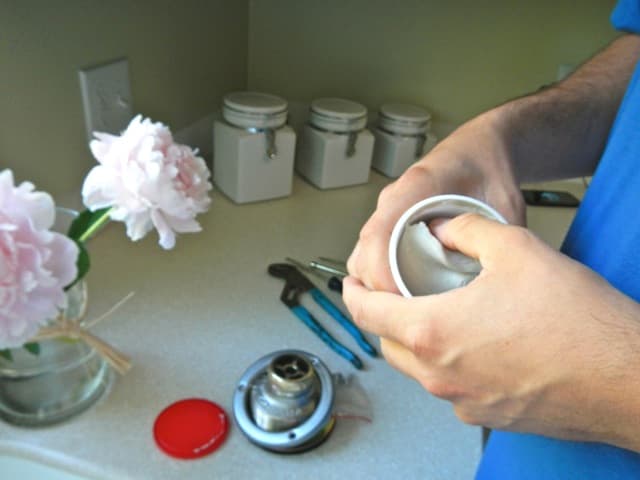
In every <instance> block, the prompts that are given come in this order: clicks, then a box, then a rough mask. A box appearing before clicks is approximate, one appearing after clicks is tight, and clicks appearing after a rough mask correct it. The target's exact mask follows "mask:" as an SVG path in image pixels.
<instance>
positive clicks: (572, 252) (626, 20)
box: [476, 0, 640, 480]
mask: <svg viewBox="0 0 640 480" xmlns="http://www.w3.org/2000/svg"><path fill="white" fill-rule="evenodd" d="M611 21H612V23H613V25H614V26H615V27H616V28H617V29H619V30H623V31H627V32H632V33H640V1H639V0H621V1H620V2H619V3H618V5H617V6H616V8H615V10H614V11H613V14H612V16H611ZM638 208H640V65H637V66H636V70H635V72H634V74H633V77H632V79H631V82H630V83H629V87H628V89H627V92H626V95H625V98H624V100H623V101H622V104H621V106H620V108H619V110H618V115H617V118H616V120H615V122H614V125H613V127H612V129H611V132H610V133H609V139H608V142H607V146H606V148H605V151H604V153H603V156H602V158H601V160H600V163H599V165H598V168H597V170H596V173H595V175H594V177H593V180H592V182H591V185H590V186H589V189H588V190H587V193H586V195H585V198H584V200H583V201H582V204H581V206H580V208H579V209H578V212H577V213H576V217H575V219H574V221H573V223H572V225H571V228H570V230H569V233H568V234H567V237H566V238H565V241H564V244H563V246H562V251H563V252H564V253H565V254H567V255H569V256H570V257H572V258H575V259H576V260H578V261H580V262H582V263H584V264H586V265H588V266H589V267H590V268H592V269H593V270H595V271H596V272H598V273H599V274H600V275H602V276H603V277H604V278H606V279H607V280H608V281H609V283H611V284H612V285H613V286H615V287H616V288H617V289H618V290H620V291H622V292H624V293H625V294H626V295H628V296H630V297H631V298H633V299H635V300H636V301H640V251H639V249H640V214H639V213H638ZM639 374H640V372H639ZM576 408H580V406H579V405H576ZM476 478H477V479H478V480H500V479H518V480H521V479H522V480H525V479H545V480H547V479H549V480H554V479H558V480H560V479H562V480H572V479H580V480H589V479H606V480H618V479H620V480H629V479H640V454H638V453H634V452H631V451H629V450H623V449H620V448H616V447H613V446H611V445H604V444H599V443H587V442H571V441H565V440H556V439H552V438H548V437H543V436H540V435H531V434H520V433H510V432H502V431H497V430H496V431H493V432H492V434H491V437H490V439H489V442H488V444H487V448H486V449H485V453H484V456H483V459H482V461H481V463H480V467H479V469H478V472H477V476H476Z"/></svg>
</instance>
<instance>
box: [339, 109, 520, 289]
mask: <svg viewBox="0 0 640 480" xmlns="http://www.w3.org/2000/svg"><path fill="white" fill-rule="evenodd" d="M493 115H494V114H493V112H488V113H486V114H483V115H482V116H480V117H478V118H476V119H474V120H472V121H471V122H468V123H466V124H465V125H464V126H462V127H461V128H459V129H458V130H457V131H455V132H454V133H453V134H451V135H450V136H449V137H448V138H447V139H445V140H444V141H442V142H441V143H440V144H438V145H437V146H436V147H435V148H434V149H433V150H432V151H431V152H430V153H429V154H428V155H427V156H426V157H425V158H423V159H422V160H421V161H420V162H418V163H416V164H414V165H413V166H412V167H411V168H409V169H408V170H407V171H406V172H405V173H404V175H402V176H401V177H400V178H399V179H398V180H396V181H395V182H394V183H392V184H390V185H389V186H387V187H386V188H385V189H384V190H383V191H382V192H381V193H380V196H379V199H378V205H377V208H376V211H375V212H374V213H373V215H372V216H371V218H370V219H369V220H368V221H367V223H366V224H365V225H364V227H363V228H362V230H361V232H360V238H359V240H358V243H357V245H356V247H355V249H354V251H353V253H352V254H351V257H350V258H349V261H348V262H347V268H348V270H349V272H350V274H351V275H353V276H355V277H357V278H359V279H360V280H361V281H362V282H363V283H364V284H365V285H366V286H367V287H369V288H372V289H376V290H386V291H397V289H396V287H395V284H394V283H393V280H392V278H391V272H390V270H389V261H388V253H387V249H388V245H389V237H390V236H391V230H392V229H393V226H394V224H395V222H396V221H397V220H398V218H399V217H400V215H402V213H403V212H404V211H405V210H407V209H408V208H409V207H410V206H411V205H413V204H414V203H416V202H418V201H420V200H422V199H424V198H427V197H430V196H433V195H439V194H447V193H457V194H462V195H468V196H471V197H475V198H477V199H479V200H482V201H484V202H485V203H487V204H489V205H491V206H492V207H494V208H495V209H496V210H498V211H499V212H500V213H502V215H503V216H504V217H505V219H506V220H507V221H508V222H509V223H514V224H520V225H523V224H524V221H525V213H524V212H525V210H524V201H523V199H522V194H521V193H520V190H519V188H518V185H517V182H516V180H515V178H514V175H513V172H512V167H511V160H510V154H509V152H508V151H507V148H506V146H505V142H504V141H503V140H502V138H501V136H500V129H499V128H498V127H497V126H496V125H495V124H496V122H495V121H494V119H493Z"/></svg>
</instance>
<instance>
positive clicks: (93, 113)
mask: <svg viewBox="0 0 640 480" xmlns="http://www.w3.org/2000/svg"><path fill="white" fill-rule="evenodd" d="M78 74H79V77H80V91H81V93H82V105H83V109H84V120H85V125H86V127H87V139H88V140H89V141H90V140H92V139H93V135H92V134H93V132H107V133H112V134H116V135H117V134H120V133H121V132H122V131H123V130H124V129H125V128H126V127H127V125H128V124H129V122H130V121H131V117H132V116H133V107H132V103H133V99H132V95H131V83H130V82H129V62H128V60H127V59H126V58H122V59H119V60H115V61H113V62H110V63H106V64H102V65H98V66H94V67H89V68H85V69H82V70H80V71H79V72H78Z"/></svg>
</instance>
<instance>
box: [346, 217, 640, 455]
mask: <svg viewBox="0 0 640 480" xmlns="http://www.w3.org/2000/svg"><path fill="white" fill-rule="evenodd" d="M433 230H434V233H435V235H436V236H437V237H438V238H439V239H440V241H441V242H442V243H443V244H444V245H445V246H446V247H448V248H450V249H453V250H459V251H461V252H462V253H464V254H466V255H468V256H471V257H473V258H476V259H478V260H479V261H480V263H481V264H482V267H483V269H482V271H481V273H480V274H479V276H478V277H476V278H475V279H474V280H473V281H472V282H470V283H469V284H468V285H467V286H465V287H461V288H458V289H454V290H450V291H448V292H445V293H441V294H437V295H430V296H423V297H414V298H408V299H407V298H403V297H401V296H400V295H397V294H394V293H388V292H372V291H369V290H368V289H367V288H366V287H365V286H364V285H363V284H362V283H361V282H360V281H358V280H357V279H356V278H354V277H346V278H345V279H344V282H343V289H344V290H343V292H344V293H343V295H344V300H345V303H346V305H347V307H348V308H349V310H350V312H351V314H352V315H353V318H354V321H355V322H356V323H357V324H358V325H359V326H360V327H362V328H363V329H365V330H368V331H370V332H373V333H375V334H377V335H379V336H381V337H382V342H381V346H382V351H383V354H384V356H385V358H386V359H387V360H388V362H389V363H390V364H391V365H392V366H394V367H396V368H397V369H399V370H400V371H402V372H404V373H405V374H407V375H409V376H411V377H413V378H414V379H416V380H417V381H418V382H420V383H421V384H422V385H423V386H424V388H426V389H427V390H429V391H430V392H431V393H432V394H434V395H436V396H438V397H441V398H444V399H447V400H450V401H451V402H452V403H453V405H454V407H455V411H456V413H457V415H458V416H459V418H460V419H462V420H463V421H465V422H467V423H471V424H480V425H485V426H488V427H492V428H499V429H506V430H516V431H526V432H533V433H541V434H545V435H550V436H554V437H559V438H571V439H581V440H598V441H604V442H606V443H612V444H616V445H619V446H623V447H626V448H632V449H636V450H640V433H638V432H639V431H640V430H639V427H640V425H638V418H640V413H639V411H640V401H639V400H638V398H639V395H638V394H639V393H640V380H639V379H640V376H639V375H638V367H639V366H640V305H639V304H637V303H636V302H634V301H633V300H631V299H629V298H628V297H625V296H624V295H622V294H621V293H619V292H618V291H617V290H615V289H614V288H613V287H611V286H610V285H609V284H608V283H607V282H606V281H604V280H603V279H602V278H601V277H599V276H597V275H596V274H595V273H593V272H592V271H591V270H589V269H588V268H586V267H585V266H583V265H581V264H579V263H578V262H575V261H573V260H572V259H570V258H568V257H566V256H564V255H562V254H560V253H558V252H556V251H555V250H553V249H552V248H551V247H549V246H547V245H546V244H545V243H543V242H542V241H541V240H539V239H538V238H536V237H535V236H534V235H533V234H532V233H530V232H529V231H528V230H526V229H524V228H522V227H517V226H510V225H502V224H499V223H497V222H493V221H491V220H488V219H485V218H483V217H481V216H478V215H471V214H466V215H462V216H459V217H456V218H454V219H452V220H450V221H447V222H444V223H442V224H439V225H437V226H436V227H435V228H433ZM634 419H635V420H634Z"/></svg>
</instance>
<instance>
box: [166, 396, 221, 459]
mask: <svg viewBox="0 0 640 480" xmlns="http://www.w3.org/2000/svg"><path fill="white" fill-rule="evenodd" d="M228 431H229V421H228V420H227V414H226V413H225V412H224V410H223V409H222V408H221V407H220V406H219V405H216V404H215V403H213V402H211V401H209V400H205V399H203V398H187V399H185V400H179V401H177V402H175V403H172V404H171V405H169V406H168V407H167V408H165V409H164V410H163V411H162V412H160V414H159V415H158V417H157V418H156V421H155V423H154V424H153V437H154V438H155V440H156V443H157V444H158V447H160V449H161V450H162V451H163V452H165V453H167V454H169V455H171V456H172V457H176V458H198V457H203V456H205V455H208V454H210V453H212V452H213V451H215V450H216V449H217V448H218V447H219V446H220V445H222V442H224V439H225V438H226V437H227V432H228Z"/></svg>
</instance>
